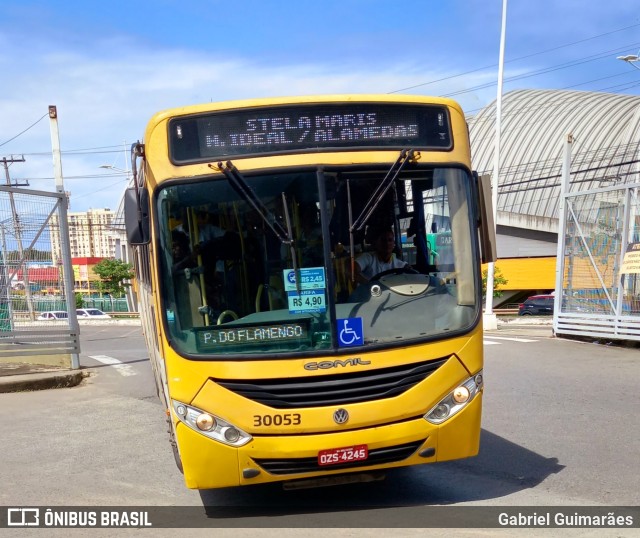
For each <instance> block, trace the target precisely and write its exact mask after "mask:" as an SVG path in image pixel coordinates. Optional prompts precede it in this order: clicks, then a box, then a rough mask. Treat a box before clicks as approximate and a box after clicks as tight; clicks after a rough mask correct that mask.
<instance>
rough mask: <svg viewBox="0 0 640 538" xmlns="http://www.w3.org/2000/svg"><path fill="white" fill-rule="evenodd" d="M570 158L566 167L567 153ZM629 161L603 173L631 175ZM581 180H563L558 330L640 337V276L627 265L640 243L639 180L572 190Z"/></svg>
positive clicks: (563, 332)
mask: <svg viewBox="0 0 640 538" xmlns="http://www.w3.org/2000/svg"><path fill="white" fill-rule="evenodd" d="M565 151H570V149H569V150H565ZM566 162H567V164H566V168H567V170H568V169H570V158H569V157H567V158H566ZM631 164H634V163H633V160H631V161H627V162H626V163H625V164H619V163H618V164H617V163H612V164H611V166H609V167H607V168H606V169H602V170H600V173H601V174H603V175H605V174H606V177H625V176H630V175H632V174H633V172H632V171H630V170H627V168H628V167H629V166H630V165H631ZM623 167H626V168H625V169H624V170H623V169H622V168H623ZM612 174H613V176H612ZM580 180H581V179H580V178H579V177H577V176H576V174H569V173H568V172H565V176H564V178H563V181H564V192H563V194H562V199H563V202H564V203H563V208H562V210H561V215H560V219H561V222H560V233H559V236H558V246H559V248H558V269H557V271H558V272H557V279H556V290H558V292H557V293H556V304H555V309H554V310H555V313H554V329H555V332H556V333H558V334H569V335H578V336H589V337H603V338H611V339H620V340H640V282H639V280H640V279H639V275H638V272H634V269H630V267H629V265H627V266H625V265H624V264H625V256H627V255H628V252H630V251H632V250H633V248H634V245H640V201H639V199H638V198H639V195H640V183H631V184H626V185H611V186H606V187H601V188H595V189H594V188H592V189H589V190H583V191H578V192H573V193H569V192H568V190H569V185H570V184H573V185H576V184H578V183H579V182H580Z"/></svg>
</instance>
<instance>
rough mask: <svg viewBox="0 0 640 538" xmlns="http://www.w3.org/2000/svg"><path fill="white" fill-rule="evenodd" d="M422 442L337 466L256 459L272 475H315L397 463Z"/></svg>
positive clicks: (299, 460)
mask: <svg viewBox="0 0 640 538" xmlns="http://www.w3.org/2000/svg"><path fill="white" fill-rule="evenodd" d="M423 442H424V440H422V441H414V442H413V443H408V444H406V445H398V446H389V447H385V448H377V449H375V450H370V451H369V457H368V458H367V459H366V460H364V461H352V462H349V463H339V464H337V465H318V458H317V457H314V458H290V459H284V460H283V459H273V460H272V459H254V460H253V461H255V462H256V463H257V464H258V465H259V466H260V467H262V468H263V469H264V470H265V471H267V472H268V473H270V474H275V475H283V474H297V473H313V472H316V471H333V470H338V469H353V468H354V467H368V466H370V465H382V464H386V463H395V462H397V461H402V460H405V459H407V458H408V457H409V456H411V455H413V454H414V453H415V451H416V450H418V448H419V447H420V445H422V443H423Z"/></svg>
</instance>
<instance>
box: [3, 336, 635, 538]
mask: <svg viewBox="0 0 640 538" xmlns="http://www.w3.org/2000/svg"><path fill="white" fill-rule="evenodd" d="M81 339H82V354H81V365H82V366H83V367H88V368H90V369H91V371H92V372H93V375H92V376H91V377H89V378H88V380H87V381H85V382H84V383H83V384H82V385H81V386H78V387H75V388H70V389H57V390H47V391H39V392H32V393H14V394H1V395H0V403H1V405H0V429H1V431H2V432H3V442H2V445H3V456H2V459H1V460H0V483H1V484H2V487H1V488H0V505H5V506H6V505H19V506H34V505H38V506H43V505H45V506H46V505H58V506H62V505H67V506H78V505H84V506H87V505H94V506H134V505H145V506H192V507H198V510H197V511H196V512H195V513H194V514H195V515H194V516H193V517H195V518H202V521H203V522H206V524H211V522H212V521H213V522H214V524H215V525H219V526H221V527H267V528H268V527H292V528H293V527H312V528H318V527H332V528H343V529H348V528H352V527H356V528H362V527H367V528H381V527H395V528H398V527H412V526H413V523H412V522H413V521H418V519H416V518H419V517H421V516H420V514H424V510H425V509H426V508H428V507H431V506H441V505H447V506H502V507H509V506H561V505H565V506H578V505H595V506H638V505H640V493H639V488H638V483H639V482H640V471H639V466H638V461H640V442H639V440H640V422H639V421H638V420H637V417H636V414H637V409H640V391H638V390H637V388H636V385H637V380H638V379H640V354H639V353H638V350H637V349H629V348H620V347H614V346H603V345H595V344H585V343H579V342H575V341H567V340H562V339H557V338H552V336H551V329H550V327H549V326H546V327H526V326H520V327H503V328H501V329H500V330H498V331H495V332H491V333H486V334H485V344H486V347H485V349H486V364H485V383H486V390H485V400H484V411H483V432H482V442H481V451H480V455H479V456H478V457H476V458H471V459H468V460H462V461H457V462H449V463H438V464H434V465H429V466H420V467H414V468H410V469H400V470H395V471H393V472H390V473H389V474H388V475H387V477H386V479H385V480H384V481H381V482H376V483H371V484H360V485H357V484H354V485H349V486H340V487H332V488H322V489H316V490H303V491H296V492H291V491H283V490H282V489H281V487H280V486H278V485H267V486H258V487H252V488H227V489H222V490H209V491H202V492H197V491H192V490H188V489H186V488H185V487H184V484H183V481H182V476H181V475H180V473H179V472H178V470H177V468H176V466H175V463H174V460H173V456H172V453H171V450H170V447H169V444H168V442H167V434H166V427H165V423H164V416H163V410H162V409H161V406H160V404H159V402H158V400H157V399H156V396H155V387H154V386H153V381H152V377H151V371H150V366H149V363H148V360H147V358H146V357H147V354H146V350H145V348H144V341H143V338H142V335H141V333H140V328H139V327H136V326H126V327H120V326H108V327H91V328H83V331H82V335H81ZM92 357H98V358H92ZM104 357H110V358H111V359H115V360H117V361H120V362H119V363H113V362H112V363H111V364H108V362H109V361H107V362H105V359H104ZM205 512H206V515H205ZM207 516H208V517H207ZM403 522H404V524H403ZM405 530H406V529H405ZM91 531H92V533H91V534H87V535H91V536H96V534H95V533H97V532H100V531H98V530H95V529H93V530H91ZM414 531H415V532H414ZM468 531H469V530H467V531H463V534H464V535H467V534H466V533H467V532H468ZM363 532H364V534H362V533H363ZM416 532H417V529H410V530H406V533H405V534H406V535H413V534H416ZM565 532H567V531H565ZM568 532H571V531H568ZM482 533H485V531H482V532H479V529H475V532H474V533H473V534H471V533H469V534H468V535H478V534H482ZM486 533H487V534H488V535H493V531H490V530H487V531H486ZM282 534H283V531H278V532H274V534H273V535H274V536H275V535H278V536H282ZM284 534H286V532H284ZM422 534H424V531H422ZM430 534H432V535H433V533H432V532H431V531H430ZM445 534H446V532H443V533H442V534H436V535H445ZM586 534H587V535H593V536H603V535H605V536H609V535H610V536H631V534H625V533H624V531H622V532H621V531H613V533H612V534H607V533H606V532H602V529H600V531H599V532H598V533H595V531H594V534H590V533H589V532H587V533H586ZM61 535H62V534H61ZM104 535H105V536H108V535H109V534H104ZM167 535H169V534H167ZM228 535H231V533H230V532H229V534H228ZM246 535H248V534H246ZM318 535H320V534H318ZM342 535H344V536H348V535H351V531H343V534H342ZM359 535H368V534H366V532H365V531H363V530H362V529H360V531H359ZM372 535H373V534H372ZM396 535H397V533H396ZM403 535H404V534H403ZM534 535H535V534H534ZM565 535H566V534H565ZM575 535H576V536H578V535H579V536H584V535H585V532H584V531H583V532H577V533H576V534H575Z"/></svg>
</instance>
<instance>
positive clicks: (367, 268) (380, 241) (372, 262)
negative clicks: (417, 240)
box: [354, 228, 408, 284]
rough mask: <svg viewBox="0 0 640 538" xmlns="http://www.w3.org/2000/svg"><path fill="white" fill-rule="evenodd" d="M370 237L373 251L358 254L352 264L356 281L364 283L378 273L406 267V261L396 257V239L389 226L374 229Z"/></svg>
mask: <svg viewBox="0 0 640 538" xmlns="http://www.w3.org/2000/svg"><path fill="white" fill-rule="evenodd" d="M370 237H371V239H370V242H371V243H372V244H373V252H365V253H363V254H362V255H360V256H359V257H358V258H357V259H356V263H355V266H354V274H355V281H356V282H357V283H359V284H366V283H367V282H369V281H370V280H371V278H373V277H374V276H376V275H378V274H379V273H382V272H384V271H389V270H391V269H403V268H406V267H408V264H407V262H405V261H402V260H400V259H398V258H397V257H396V253H395V249H396V240H395V236H394V234H393V230H392V229H391V228H382V229H374V230H373V231H372V232H370Z"/></svg>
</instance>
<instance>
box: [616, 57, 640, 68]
mask: <svg viewBox="0 0 640 538" xmlns="http://www.w3.org/2000/svg"><path fill="white" fill-rule="evenodd" d="M616 59H617V60H622V61H623V62H627V63H628V64H629V65H631V66H633V67H635V68H636V69H638V70H640V66H639V65H637V62H638V61H640V56H638V55H637V54H627V55H626V56H618V57H617V58H616Z"/></svg>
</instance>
